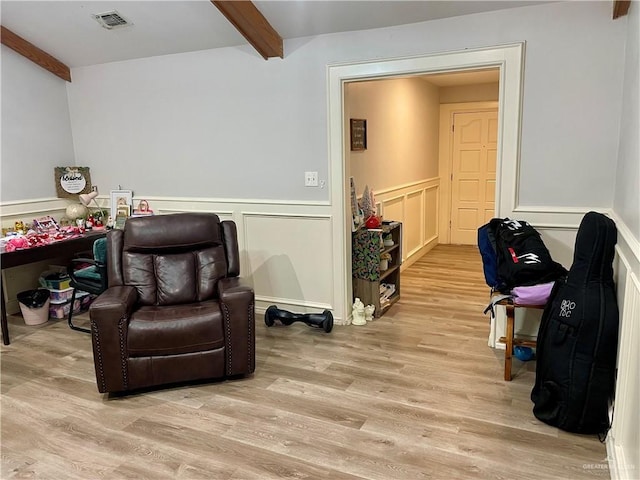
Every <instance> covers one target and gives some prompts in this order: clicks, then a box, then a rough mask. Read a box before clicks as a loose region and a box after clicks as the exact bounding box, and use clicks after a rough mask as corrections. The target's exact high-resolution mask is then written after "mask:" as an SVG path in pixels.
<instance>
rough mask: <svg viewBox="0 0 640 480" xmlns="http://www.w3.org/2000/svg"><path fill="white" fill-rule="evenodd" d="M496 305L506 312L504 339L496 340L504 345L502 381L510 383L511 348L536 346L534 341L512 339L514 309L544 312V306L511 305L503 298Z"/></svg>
mask: <svg viewBox="0 0 640 480" xmlns="http://www.w3.org/2000/svg"><path fill="white" fill-rule="evenodd" d="M496 305H502V306H504V307H505V308H506V310H507V332H506V334H507V335H506V336H505V337H500V339H499V340H498V341H499V342H500V343H504V344H506V348H505V350H504V379H505V381H507V382H510V381H511V362H512V357H513V347H514V346H516V345H522V346H525V347H534V348H535V346H536V341H535V340H524V339H521V338H514V336H513V335H514V333H513V331H514V325H515V320H516V308H535V309H537V310H544V305H521V304H519V303H513V301H512V300H511V299H508V298H505V299H504V300H500V301H499V302H497V303H496Z"/></svg>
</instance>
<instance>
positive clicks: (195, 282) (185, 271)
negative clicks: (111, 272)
mask: <svg viewBox="0 0 640 480" xmlns="http://www.w3.org/2000/svg"><path fill="white" fill-rule="evenodd" d="M123 267H124V268H123V271H124V280H125V283H126V284H127V285H132V286H135V287H136V289H137V290H138V294H139V298H140V303H141V304H142V305H175V304H180V303H190V302H196V301H198V302H201V301H204V300H207V299H210V298H213V297H214V295H215V286H216V282H217V281H218V279H220V278H223V277H224V276H225V274H226V271H227V261H226V258H225V254H224V247H223V246H222V245H218V246H214V247H210V248H205V249H201V250H196V251H193V252H185V253H167V254H150V253H137V252H124V254H123Z"/></svg>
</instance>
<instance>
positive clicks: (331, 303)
mask: <svg viewBox="0 0 640 480" xmlns="http://www.w3.org/2000/svg"><path fill="white" fill-rule="evenodd" d="M139 200H140V199H138V198H135V199H134V204H137V202H138V201H139ZM146 200H147V201H148V202H149V204H150V207H151V208H152V209H153V211H154V212H155V213H156V214H161V215H164V214H171V213H179V212H213V213H216V214H218V216H219V217H220V219H221V220H234V221H235V223H236V226H237V229H238V245H239V249H240V259H241V265H240V268H241V275H242V276H244V277H245V278H246V279H247V280H248V281H249V283H251V284H252V285H253V287H254V290H255V293H256V310H257V311H258V312H259V313H263V312H264V310H266V308H267V307H268V306H269V305H273V304H276V305H278V306H279V307H281V308H284V309H287V310H290V311H294V312H303V313H304V312H312V311H313V312H317V311H318V310H321V311H322V310H325V309H328V310H332V311H333V313H334V321H335V323H336V324H338V325H340V324H347V322H348V320H347V319H346V318H345V315H343V314H342V313H341V312H339V311H338V310H339V309H338V308H336V301H335V299H336V289H335V285H336V284H337V283H339V282H337V281H336V278H338V276H339V277H341V278H345V277H347V275H349V272H345V271H336V270H337V269H336V268H335V267H334V261H333V260H334V258H333V257H334V254H333V228H334V226H333V217H332V215H331V211H330V206H329V204H328V203H323V202H306V203H305V202H288V201H260V200H257V201H256V200H242V199H213V198H212V199H209V198H166V197H147V198H146ZM108 202H109V199H108V198H107V197H101V198H99V199H98V203H99V204H100V205H101V206H105V205H107V204H108ZM69 203H72V202H71V201H69V200H64V199H40V200H33V201H25V202H13V203H11V204H5V205H2V224H3V226H5V227H7V226H11V225H13V223H14V222H15V220H19V219H22V220H24V221H27V220H29V221H30V220H31V219H32V218H36V217H38V216H42V215H52V216H54V218H58V219H59V218H61V217H62V216H63V215H64V210H65V208H66V206H67V205H68V204H69ZM42 269H43V266H42V265H41V264H35V265H32V266H27V267H21V269H20V270H21V272H16V271H15V270H16V269H10V270H7V271H5V272H3V275H4V278H5V280H7V282H6V283H4V284H5V285H6V288H5V290H6V292H5V293H6V297H7V300H8V306H7V311H9V312H16V311H18V305H17V302H16V301H15V295H16V293H17V291H19V290H21V289H25V288H33V287H35V286H36V285H37V278H38V275H39V273H40V272H41V271H42ZM17 273H20V274H21V275H20V279H21V281H20V282H17V281H16V279H17ZM25 275H26V278H24V279H23V277H25ZM18 283H19V285H18ZM14 287H15V288H14ZM339 304H340V303H338V305H339ZM10 307H11V308H10Z"/></svg>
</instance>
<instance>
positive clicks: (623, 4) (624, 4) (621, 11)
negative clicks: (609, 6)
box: [613, 0, 631, 20]
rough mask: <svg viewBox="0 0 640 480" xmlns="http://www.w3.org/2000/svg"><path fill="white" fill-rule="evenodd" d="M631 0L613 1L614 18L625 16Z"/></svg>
mask: <svg viewBox="0 0 640 480" xmlns="http://www.w3.org/2000/svg"><path fill="white" fill-rule="evenodd" d="M629 5H631V0H615V1H614V2H613V19H614V20H615V19H616V18H618V17H624V16H625V15H626V14H627V12H628V11H629Z"/></svg>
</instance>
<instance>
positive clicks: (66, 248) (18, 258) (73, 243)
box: [0, 230, 106, 345]
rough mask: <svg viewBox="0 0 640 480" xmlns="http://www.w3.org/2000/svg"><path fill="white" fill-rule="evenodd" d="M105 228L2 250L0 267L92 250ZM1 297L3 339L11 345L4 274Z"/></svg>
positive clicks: (0, 319) (0, 280) (0, 281)
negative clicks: (39, 243) (50, 241)
mask: <svg viewBox="0 0 640 480" xmlns="http://www.w3.org/2000/svg"><path fill="white" fill-rule="evenodd" d="M105 235H106V232H105V231H104V230H101V231H97V232H88V233H85V234H84V235H82V236H79V237H74V238H70V239H68V240H60V241H58V242H54V243H50V244H49V245H42V246H40V247H34V248H26V249H24V250H16V251H14V252H4V251H3V252H0V268H1V269H2V270H5V269H7V268H12V267H20V266H22V265H27V264H29V263H34V262H40V261H42V260H47V259H48V258H55V257H61V256H71V255H73V254H74V253H77V252H82V251H85V250H91V247H92V245H93V242H94V241H96V240H97V239H98V238H100V237H104V236H105ZM0 299H1V302H2V315H1V317H0V322H1V327H2V341H3V342H4V344H5V345H9V343H10V342H9V327H8V326H7V310H6V308H5V303H4V285H3V284H2V276H1V275H0Z"/></svg>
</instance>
